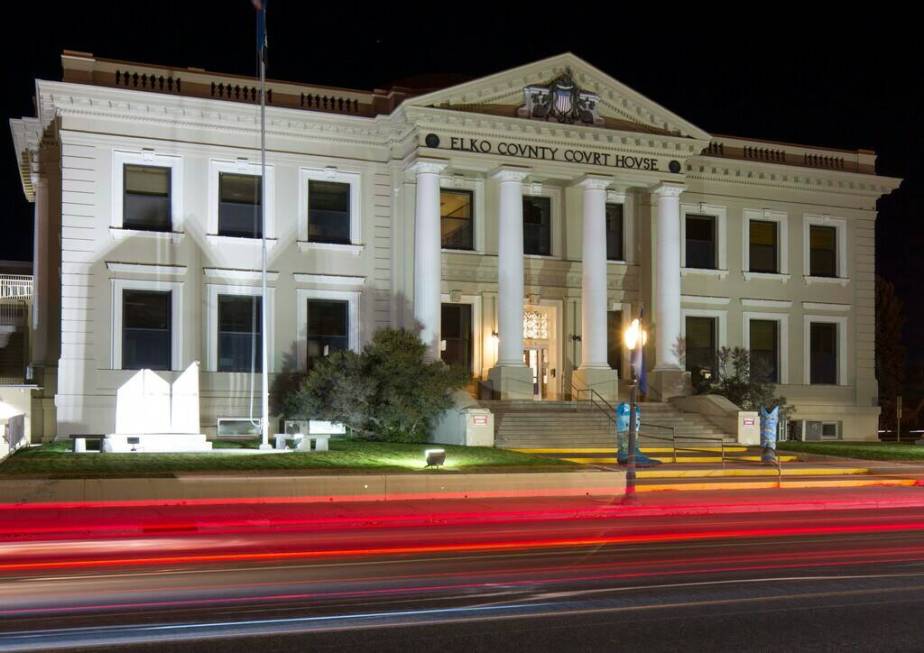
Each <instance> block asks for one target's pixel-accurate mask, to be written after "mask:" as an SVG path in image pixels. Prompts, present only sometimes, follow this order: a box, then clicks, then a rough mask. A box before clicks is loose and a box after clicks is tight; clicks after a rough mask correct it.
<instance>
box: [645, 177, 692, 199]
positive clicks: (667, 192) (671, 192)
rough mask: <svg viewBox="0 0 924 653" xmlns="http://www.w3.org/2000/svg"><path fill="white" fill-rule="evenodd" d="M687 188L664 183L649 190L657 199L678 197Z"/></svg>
mask: <svg viewBox="0 0 924 653" xmlns="http://www.w3.org/2000/svg"><path fill="white" fill-rule="evenodd" d="M686 189H687V187H686V186H685V185H684V184H678V183H675V182H671V181H664V182H661V183H660V184H658V185H657V186H655V187H653V188H652V189H651V192H652V194H654V195H657V196H658V197H680V194H681V193H682V192H683V191H685V190H686Z"/></svg>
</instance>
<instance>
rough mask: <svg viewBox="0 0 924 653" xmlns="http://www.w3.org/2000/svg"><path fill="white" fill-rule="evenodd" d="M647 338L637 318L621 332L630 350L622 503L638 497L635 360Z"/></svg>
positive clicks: (640, 360) (636, 377)
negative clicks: (624, 487) (636, 475)
mask: <svg viewBox="0 0 924 653" xmlns="http://www.w3.org/2000/svg"><path fill="white" fill-rule="evenodd" d="M647 340H648V334H647V333H645V330H644V329H643V328H642V324H641V322H640V321H639V319H638V318H635V319H634V320H632V324H630V325H629V328H628V329H626V330H625V332H623V342H624V343H625V345H626V348H627V349H628V350H629V351H630V352H632V356H631V360H632V361H633V365H630V367H631V368H632V385H631V386H630V391H629V393H630V394H629V443H628V446H629V451H628V455H627V458H626V494H625V496H624V497H623V503H635V502H636V501H637V500H638V497H637V496H636V494H635V449H636V447H637V446H638V422H637V419H638V418H637V417H636V413H637V411H638V383H639V379H638V375H637V373H636V369H635V361H638V364H639V366H641V365H643V364H644V363H642V357H641V348H642V347H643V346H644V345H645V343H646V342H647Z"/></svg>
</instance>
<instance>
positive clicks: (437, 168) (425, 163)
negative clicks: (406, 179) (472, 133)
mask: <svg viewBox="0 0 924 653" xmlns="http://www.w3.org/2000/svg"><path fill="white" fill-rule="evenodd" d="M448 166H449V161H447V160H446V159H415V160H414V161H413V162H411V163H410V164H408V166H407V168H405V170H407V171H408V172H412V173H414V174H415V175H419V174H421V173H424V174H426V173H430V174H435V175H438V174H439V173H441V172H442V171H443V170H445V169H446V168H447V167H448Z"/></svg>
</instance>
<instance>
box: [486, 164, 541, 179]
mask: <svg viewBox="0 0 924 653" xmlns="http://www.w3.org/2000/svg"><path fill="white" fill-rule="evenodd" d="M530 172H531V170H530V169H529V168H525V167H519V166H501V167H500V168H498V169H497V170H495V171H494V172H492V173H491V175H490V176H491V179H496V180H497V181H500V182H505V181H518V182H522V181H523V180H524V179H526V177H527V176H529V173H530Z"/></svg>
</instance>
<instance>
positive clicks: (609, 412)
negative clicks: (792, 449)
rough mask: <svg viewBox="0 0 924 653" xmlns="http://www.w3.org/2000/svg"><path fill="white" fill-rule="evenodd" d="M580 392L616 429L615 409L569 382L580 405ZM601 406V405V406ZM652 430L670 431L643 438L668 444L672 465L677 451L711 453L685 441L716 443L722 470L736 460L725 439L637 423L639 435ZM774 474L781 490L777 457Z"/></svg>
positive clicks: (658, 425)
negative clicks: (687, 445) (726, 445)
mask: <svg viewBox="0 0 924 653" xmlns="http://www.w3.org/2000/svg"><path fill="white" fill-rule="evenodd" d="M582 392H583V393H587V394H588V395H589V399H588V401H587V403H588V404H589V405H590V406H592V407H593V408H596V409H597V410H600V411H602V412H604V413H605V414H606V417H607V419H609V420H610V422H612V424H613V427H614V429H615V427H616V409H615V407H614V406H613V405H612V404H611V403H610V402H609V401H607V400H606V399H605V398H604V397H603V395H601V394H600V393H599V392H597V391H596V390H595V389H594V388H582V387H580V386H578V385H576V384H575V383H574V381H572V382H571V395H572V397H575V399H576V401H577V402H578V403H580V401H581V399H580V397H581V393H582ZM601 404H602V405H601ZM652 428H653V429H661V430H663V431H670V437H666V436H658V435H652V434H651V433H646V434H645V437H646V438H647V439H649V440H657V441H660V442H669V443H670V445H671V460H672V461H673V462H674V464H676V463H677V452H678V451H690V452H699V453H711V451H709V450H707V449H703V448H698V447H684V446H678V444H677V442H678V441H680V442H685V441H686V442H689V441H693V442H712V443H718V447H719V456H720V459H721V461H722V469H723V470H724V469H725V463H726V461H727V460H735V458H736V456H734V455H731V454H728V453H726V451H725V438H723V437H718V436H711V435H681V436H679V437H678V436H677V430H676V429H675V428H674V427H673V426H665V425H663V424H652V423H645V422H639V426H638V432H639V435H641V434H642V432H643V431H644V430H645V429H652ZM738 462H743V463H750V462H753V461H750V460H746V459H744V458H742V459H739V460H738ZM757 464H763V463H761V462H759V461H758V462H757ZM776 472H777V480H776V484H777V487H778V488H782V487H783V463H782V461H781V460H780V457H779V456H776Z"/></svg>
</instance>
